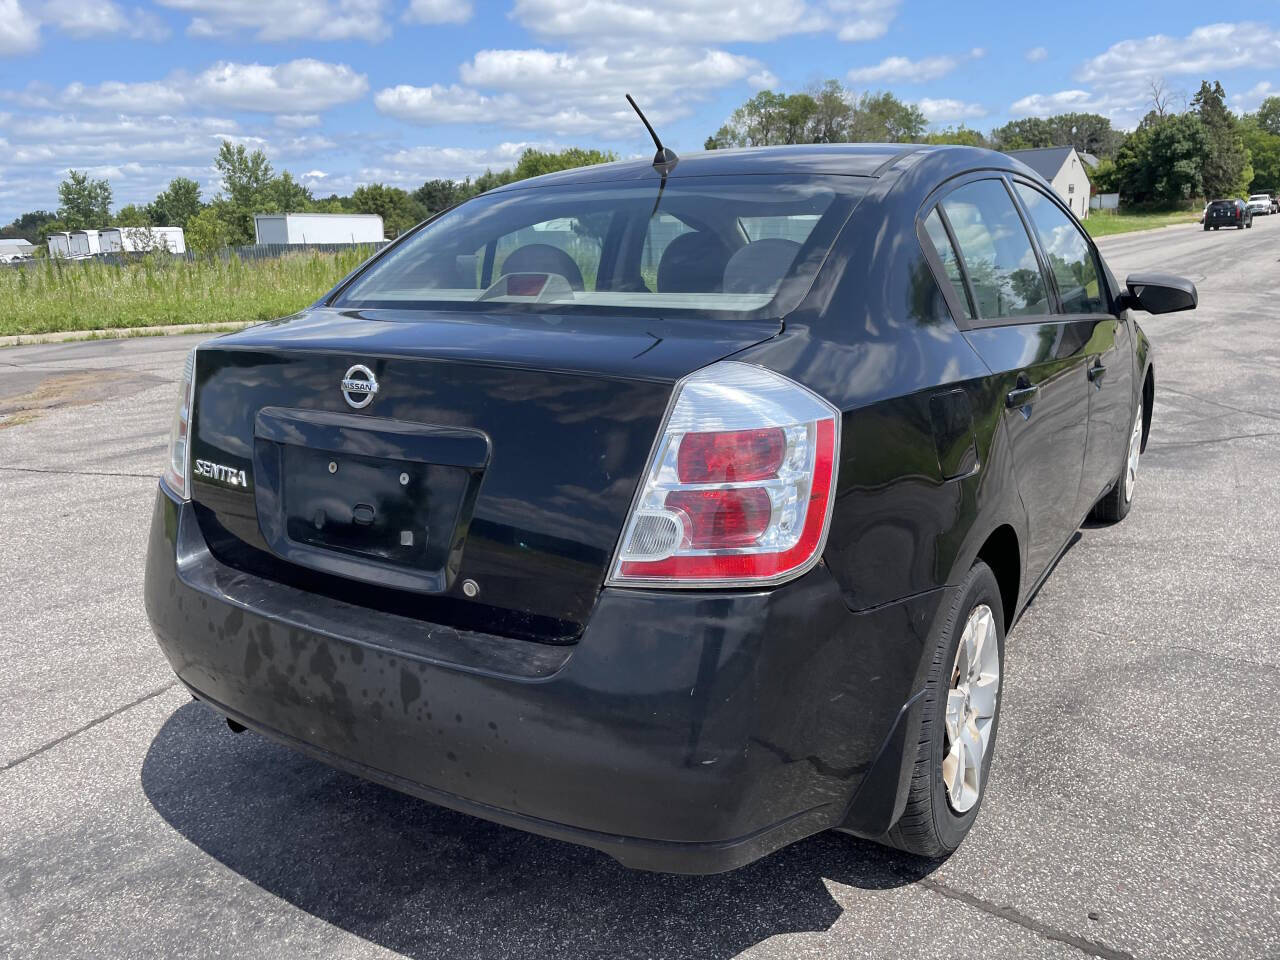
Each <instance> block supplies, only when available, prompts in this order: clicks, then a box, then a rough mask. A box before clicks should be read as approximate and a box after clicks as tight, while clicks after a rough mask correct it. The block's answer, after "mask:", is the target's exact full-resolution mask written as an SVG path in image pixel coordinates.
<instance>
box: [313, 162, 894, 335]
mask: <svg viewBox="0 0 1280 960" xmlns="http://www.w3.org/2000/svg"><path fill="white" fill-rule="evenodd" d="M870 182H871V181H869V180H867V179H865V178H859V177H844V176H833V177H812V176H810V177H785V176H743V177H685V178H678V177H671V178H669V179H668V180H667V182H666V185H665V186H663V185H662V184H661V182H660V181H659V180H658V179H657V177H656V176H655V177H654V178H653V179H651V180H650V179H645V180H642V181H614V182H607V183H594V184H571V185H566V186H562V187H537V188H528V189H517V190H508V191H502V192H499V193H493V194H486V195H484V196H480V197H477V198H476V199H474V200H471V201H469V202H467V203H464V204H462V205H461V206H459V207H457V208H455V209H454V210H451V211H449V212H447V213H445V214H443V215H442V216H440V217H437V218H436V219H435V220H433V221H431V222H429V223H427V224H425V225H424V226H422V227H420V228H419V229H418V230H416V231H415V232H414V233H412V234H411V235H410V236H408V237H407V238H406V239H405V240H404V241H403V242H401V243H399V244H397V245H396V246H395V247H393V248H392V249H390V250H389V251H388V252H387V253H386V254H384V255H383V256H382V257H380V258H378V259H377V260H376V261H374V262H373V263H372V264H371V265H370V266H369V268H368V269H367V270H365V272H364V273H362V274H360V275H359V276H358V277H357V278H356V279H355V280H354V281H353V282H351V283H350V284H349V285H348V286H347V287H346V288H345V289H343V290H342V291H340V292H339V294H338V295H337V296H336V297H335V298H334V299H333V300H331V301H330V303H331V305H333V306H339V307H347V308H366V309H372V308H396V309H401V310H404V309H423V310H428V309H441V308H445V309H451V310H464V311H465V310H473V311H483V312H486V313H502V312H511V311H530V310H532V311H539V312H542V311H546V312H557V313H559V312H589V313H602V312H605V313H624V314H627V313H645V314H653V313H655V312H657V313H661V314H662V315H663V316H667V315H673V314H675V315H680V314H710V315H715V316H730V315H733V316H743V315H752V316H760V315H764V316H781V315H782V314H783V313H785V312H787V311H788V310H790V309H792V308H793V307H794V306H795V305H796V304H798V303H799V302H800V300H801V299H802V298H803V296H804V294H805V293H806V292H807V291H808V289H809V286H810V285H811V284H812V282H813V278H814V275H815V274H816V273H817V270H818V268H819V267H820V266H821V264H822V262H823V260H824V259H825V258H826V255H827V252H828V251H829V250H830V248H831V245H832V243H834V241H835V238H836V236H837V235H838V233H839V231H840V227H841V226H842V225H843V224H844V221H845V220H846V219H847V218H848V216H849V213H850V212H851V211H852V209H853V207H854V205H855V204H856V203H857V200H858V199H859V198H860V197H861V196H862V195H863V193H864V192H865V190H866V184H868V183H870Z"/></svg>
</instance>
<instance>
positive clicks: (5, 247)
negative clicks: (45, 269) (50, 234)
mask: <svg viewBox="0 0 1280 960" xmlns="http://www.w3.org/2000/svg"><path fill="white" fill-rule="evenodd" d="M35 252H36V245H35V244H34V243H31V242H30V241H28V240H23V239H21V238H20V237H19V238H17V239H14V240H7V239H0V263H8V262H9V261H10V260H12V259H13V258H14V257H30V256H32V255H33V254H34V253H35Z"/></svg>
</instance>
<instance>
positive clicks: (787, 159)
mask: <svg viewBox="0 0 1280 960" xmlns="http://www.w3.org/2000/svg"><path fill="white" fill-rule="evenodd" d="M908 157H909V158H911V159H912V161H913V163H919V162H922V161H939V162H940V163H941V165H945V166H947V167H949V168H962V167H966V166H968V167H972V168H975V169H976V168H996V169H1004V170H1012V171H1017V172H1023V173H1027V172H1031V171H1030V168H1029V167H1027V166H1026V165H1025V164H1023V163H1021V162H1020V161H1018V160H1016V159H1014V158H1012V157H1009V156H1008V155H1006V154H1003V153H996V152H995V151H993V150H982V149H979V148H977V147H962V146H935V145H929V144H920V143H816V144H794V145H788V146H774V147H744V148H738V149H731V150H707V151H704V152H699V153H689V154H684V155H681V157H680V160H679V162H678V163H677V164H676V166H675V168H674V169H673V170H671V171H669V174H668V175H669V176H670V177H673V178H676V177H707V176H735V175H744V174H801V175H824V174H825V175H832V174H834V175H840V176H855V177H878V176H881V175H882V174H883V173H885V172H886V171H888V170H890V169H892V168H894V167H895V166H898V165H899V164H901V163H902V162H903V161H904V160H906V159H907V158H908ZM953 172H954V170H953ZM658 176H660V174H659V173H658V172H657V171H656V170H655V169H654V167H653V163H652V161H650V160H648V159H639V160H621V161H617V162H615V163H601V164H596V165H594V166H590V167H576V168H574V169H572V170H562V171H559V172H557V173H548V174H544V175H542V176H540V177H533V178H531V179H529V180H520V181H517V182H515V183H511V184H507V185H506V186H502V187H497V188H496V189H495V190H493V191H491V192H494V193H499V192H503V191H508V190H523V189H528V188H530V187H550V186H559V185H561V184H572V183H601V182H606V181H611V180H647V179H650V178H654V177H658Z"/></svg>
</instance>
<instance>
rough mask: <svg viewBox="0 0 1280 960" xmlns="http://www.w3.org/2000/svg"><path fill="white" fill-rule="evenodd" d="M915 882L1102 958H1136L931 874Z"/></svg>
mask: <svg viewBox="0 0 1280 960" xmlns="http://www.w3.org/2000/svg"><path fill="white" fill-rule="evenodd" d="M916 882H917V883H918V884H919V885H920V886H922V887H924V888H925V889H926V890H932V891H933V892H934V893H936V894H938V895H939V896H943V897H947V898H948V899H951V900H955V901H957V902H958V903H963V904H965V905H967V906H970V907H973V908H974V909H975V910H980V911H982V912H983V913H985V914H988V915H990V916H993V917H999V918H1000V919H1001V920H1007V921H1009V922H1010V923H1014V924H1017V925H1018V926H1020V927H1022V928H1023V929H1024V930H1029V931H1030V932H1031V933H1034V934H1036V935H1037V936H1039V937H1042V938H1044V939H1045V940H1052V941H1054V942H1055V943H1064V944H1066V945H1067V946H1069V947H1075V948H1076V949H1077V950H1079V951H1081V952H1082V953H1085V954H1087V955H1088V956H1090V957H1101V958H1102V960H1134V957H1133V954H1131V953H1129V952H1128V951H1126V950H1117V949H1116V948H1115V947H1109V946H1107V945H1106V944H1105V943H1099V942H1098V941H1097V940H1089V939H1088V938H1086V937H1082V936H1080V935H1079V934H1075V933H1071V932H1070V931H1068V930H1060V929H1058V928H1057V927H1055V926H1052V925H1051V924H1048V923H1045V922H1044V921H1042V920H1037V919H1036V918H1035V917H1029V916H1027V915H1026V914H1025V913H1023V912H1022V911H1021V910H1017V909H1015V908H1014V907H1011V906H1009V905H1008V904H1002V903H994V902H992V901H991V900H984V899H983V898H982V897H975V896H974V895H973V894H971V893H966V892H965V891H963V890H957V889H956V888H955V887H952V886H949V885H948V884H945V883H943V882H941V881H940V880H934V879H933V878H931V877H925V878H923V879H921V880H917V881H916Z"/></svg>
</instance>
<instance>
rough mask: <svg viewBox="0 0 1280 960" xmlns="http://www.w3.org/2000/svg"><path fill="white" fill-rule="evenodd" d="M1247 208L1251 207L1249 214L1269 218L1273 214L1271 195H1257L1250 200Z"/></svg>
mask: <svg viewBox="0 0 1280 960" xmlns="http://www.w3.org/2000/svg"><path fill="white" fill-rule="evenodd" d="M1247 206H1248V207H1249V212H1250V213H1252V214H1254V215H1255V216H1256V215H1257V214H1262V215H1263V216H1268V215H1270V213H1271V194H1269V193H1255V194H1254V195H1253V196H1251V197H1250V198H1249V203H1248V204H1247Z"/></svg>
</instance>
